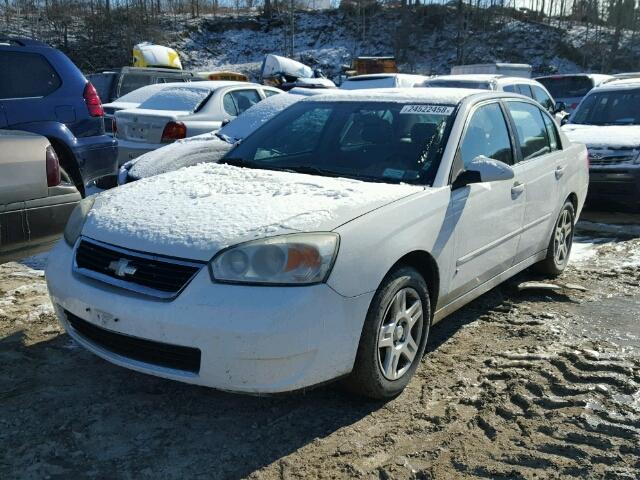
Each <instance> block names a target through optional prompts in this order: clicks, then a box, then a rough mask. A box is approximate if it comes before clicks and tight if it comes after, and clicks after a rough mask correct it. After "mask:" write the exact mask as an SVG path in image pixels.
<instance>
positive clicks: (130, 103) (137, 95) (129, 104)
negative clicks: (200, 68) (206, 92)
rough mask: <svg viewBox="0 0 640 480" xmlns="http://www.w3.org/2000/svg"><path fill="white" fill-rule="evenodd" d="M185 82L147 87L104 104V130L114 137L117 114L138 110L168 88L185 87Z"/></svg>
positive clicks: (156, 84)
mask: <svg viewBox="0 0 640 480" xmlns="http://www.w3.org/2000/svg"><path fill="white" fill-rule="evenodd" d="M184 84H185V82H172V83H155V84H153V85H147V86H145V87H141V88H138V89H136V90H133V91H132V92H129V93H127V94H126V95H123V96H121V97H120V98H117V99H116V100H114V101H113V102H110V103H104V104H102V108H103V110H104V129H105V131H106V132H107V133H108V134H109V135H113V121H114V119H115V116H116V112H119V111H120V110H127V109H130V108H138V106H139V105H140V104H141V103H142V102H144V101H145V100H146V99H148V98H149V97H150V96H151V95H153V94H155V93H158V92H159V91H161V90H164V89H165V88H167V87H183V86H184Z"/></svg>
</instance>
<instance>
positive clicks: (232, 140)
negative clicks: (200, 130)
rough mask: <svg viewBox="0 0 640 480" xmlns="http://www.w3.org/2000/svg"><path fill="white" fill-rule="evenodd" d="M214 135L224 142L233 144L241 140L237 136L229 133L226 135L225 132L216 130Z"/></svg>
mask: <svg viewBox="0 0 640 480" xmlns="http://www.w3.org/2000/svg"><path fill="white" fill-rule="evenodd" d="M214 135H215V136H216V137H218V138H219V139H220V140H222V141H223V142H227V143H229V144H231V145H235V144H236V143H239V142H240V140H238V139H237V138H234V137H230V136H229V135H225V134H224V133H220V132H216V133H215V134H214Z"/></svg>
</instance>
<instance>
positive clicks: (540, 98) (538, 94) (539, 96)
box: [531, 85, 554, 111]
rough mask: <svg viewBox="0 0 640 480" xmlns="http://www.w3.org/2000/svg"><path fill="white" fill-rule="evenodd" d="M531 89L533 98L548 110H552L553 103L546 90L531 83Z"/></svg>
mask: <svg viewBox="0 0 640 480" xmlns="http://www.w3.org/2000/svg"><path fill="white" fill-rule="evenodd" d="M531 89H532V90H533V97H534V99H535V100H536V101H537V102H538V103H539V104H540V105H542V106H543V107H544V108H546V109H547V110H548V111H552V110H553V107H554V103H553V100H552V99H551V97H550V96H549V95H548V94H547V92H545V91H544V89H543V88H542V87H539V86H537V85H532V86H531Z"/></svg>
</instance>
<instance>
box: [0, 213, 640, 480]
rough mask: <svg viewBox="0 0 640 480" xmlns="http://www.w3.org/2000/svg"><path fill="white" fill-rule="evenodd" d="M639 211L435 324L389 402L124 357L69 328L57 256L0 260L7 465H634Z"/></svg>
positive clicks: (504, 468)
mask: <svg viewBox="0 0 640 480" xmlns="http://www.w3.org/2000/svg"><path fill="white" fill-rule="evenodd" d="M592 220H593V219H592ZM638 220H639V219H638V218H637V217H636V218H635V219H632V221H631V222H628V225H626V226H622V227H616V228H613V229H612V228H609V227H607V228H604V227H603V226H602V219H601V218H597V219H595V220H593V221H592V222H591V223H585V224H584V225H583V229H582V231H581V232H580V238H578V243H577V244H576V248H575V250H574V258H573V259H572V264H571V266H570V267H569V268H568V271H567V272H566V273H565V274H564V275H563V276H562V277H561V278H560V279H558V280H556V281H555V282H556V283H562V284H564V286H562V288H561V289H559V290H543V289H525V290H519V288H518V286H519V285H521V284H522V282H525V281H531V280H540V279H539V278H537V277H536V276H535V275H534V274H532V273H530V272H525V273H523V274H521V275H519V276H518V277H517V278H515V279H513V280H511V281H509V282H508V283H506V284H505V285H502V286H500V287H498V288H496V289H494V290H492V291H490V292H489V293H487V294H486V295H484V296H482V297H481V298H479V299H478V300H476V301H474V302H473V303H471V304H470V305H468V306H467V307H465V308H464V309H462V310H461V311H459V312H457V313H455V314H454V315H452V316H451V317H450V318H448V319H447V320H445V321H443V322H441V323H440V324H438V325H437V326H435V327H434V329H433V331H432V336H431V338H430V343H429V347H428V350H429V352H428V354H427V356H426V357H425V358H424V360H423V362H422V365H421V366H420V368H419V370H418V372H417V376H416V378H414V380H413V381H412V383H411V384H410V385H409V387H408V388H407V390H406V391H405V392H404V393H403V394H402V395H400V396H399V397H398V398H396V399H394V400H393V401H390V402H388V403H386V404H385V403H379V402H370V401H362V400H361V399H358V398H354V397H350V396H348V395H347V394H345V393H344V392H343V391H342V390H341V389H340V388H339V387H338V386H336V385H329V386H326V387H322V388H318V389H315V390H311V391H308V392H306V393H301V394H295V395H289V396H279V397H263V398H260V397H248V396H241V395H231V394H226V393H220V392H217V391H214V390H211V389H206V388H201V387H194V386H189V385H184V384H180V383H176V382H172V381H168V380H162V379H157V378H153V377H149V376H145V375H142V374H138V373H134V372H130V371H128V370H125V369H123V368H119V367H116V366H113V365H111V364H109V363H107V362H105V361H103V360H101V359H99V358H97V357H95V356H93V355H91V354H90V353H88V352H86V351H85V350H83V349H82V348H80V347H78V346H77V345H76V344H75V343H74V342H73V341H71V340H70V339H69V337H67V335H65V334H64V332H63V331H62V329H61V327H59V326H58V324H57V322H56V320H55V318H54V316H53V313H52V309H51V306H50V304H49V300H48V297H47V293H46V287H45V283H44V276H43V272H42V268H43V265H44V261H45V257H43V256H41V257H36V258H32V259H29V260H28V261H26V262H22V263H10V264H6V265H3V266H0V478H2V479H10V478H52V479H54V478H65V479H67V478H109V479H113V478H125V479H128V478H131V479H140V478H153V479H164V478H231V479H234V478H243V477H249V478H252V479H288V478H305V479H307V478H379V479H388V478H425V479H426V478H429V479H431V478H434V479H435V478H437V479H448V478H472V477H473V478H478V477H480V478H492V479H499V478H505V479H506V478H509V479H519V478H527V479H529V478H532V479H533V478H539V479H549V478H616V479H618V478H622V479H625V478H629V479H637V478H640V473H639V472H640V286H639V284H640V238H638V237H637V236H636V237H634V236H633V235H629V233H630V232H631V233H635V232H636V230H635V229H636V228H640V221H638ZM634 222H635V223H636V225H634V224H633V223H634ZM567 284H569V285H567ZM571 284H573V285H571ZM580 287H583V288H584V290H583V288H580Z"/></svg>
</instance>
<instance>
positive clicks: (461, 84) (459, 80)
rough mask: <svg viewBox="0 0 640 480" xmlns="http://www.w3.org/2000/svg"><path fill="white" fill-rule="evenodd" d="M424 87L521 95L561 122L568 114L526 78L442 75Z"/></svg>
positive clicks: (542, 89)
mask: <svg viewBox="0 0 640 480" xmlns="http://www.w3.org/2000/svg"><path fill="white" fill-rule="evenodd" d="M421 86H423V87H435V88H473V89H481V90H493V91H496V92H511V93H519V94H520V95H524V96H525V97H529V98H533V99H534V100H535V101H536V102H538V103H539V104H540V105H542V106H543V107H544V108H546V109H547V111H548V112H549V113H550V114H551V115H554V116H555V118H556V120H557V121H558V122H560V121H561V120H562V118H563V117H564V116H566V113H565V112H564V111H563V110H564V104H558V105H556V102H555V100H554V99H553V97H552V96H551V94H550V93H549V91H548V90H547V89H546V88H545V87H544V86H543V85H542V84H541V83H539V82H536V81H535V80H531V79H530V78H524V77H506V76H504V75H494V74H470V75H440V76H438V77H433V78H429V79H428V80H425V81H424V82H423V83H422V85H421Z"/></svg>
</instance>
